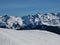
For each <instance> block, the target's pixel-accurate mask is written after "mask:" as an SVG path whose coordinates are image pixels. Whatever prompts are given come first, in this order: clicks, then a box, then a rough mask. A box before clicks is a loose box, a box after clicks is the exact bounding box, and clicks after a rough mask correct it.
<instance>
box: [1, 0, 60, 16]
mask: <svg viewBox="0 0 60 45" xmlns="http://www.w3.org/2000/svg"><path fill="white" fill-rule="evenodd" d="M38 12H39V13H51V12H53V13H55V12H60V0H0V15H6V14H7V15H10V16H25V15H29V14H30V15H32V14H36V13H38Z"/></svg>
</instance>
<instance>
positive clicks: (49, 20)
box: [0, 13, 60, 29]
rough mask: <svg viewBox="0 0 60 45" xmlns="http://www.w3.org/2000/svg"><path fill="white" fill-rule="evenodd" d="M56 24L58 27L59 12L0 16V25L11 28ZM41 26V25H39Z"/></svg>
mask: <svg viewBox="0 0 60 45" xmlns="http://www.w3.org/2000/svg"><path fill="white" fill-rule="evenodd" d="M38 25H39V26H40V25H42V26H44V25H46V26H58V27H59V28H60V13H46V14H40V13H37V14H36V15H28V16H23V17H15V16H8V15H4V16H0V27H3V28H4V27H5V28H11V29H25V28H27V29H28V28H30V29H31V28H32V29H33V28H35V27H37V26H38ZM41 28H42V27H41Z"/></svg>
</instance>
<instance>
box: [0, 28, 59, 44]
mask: <svg viewBox="0 0 60 45" xmlns="http://www.w3.org/2000/svg"><path fill="white" fill-rule="evenodd" d="M0 45H60V35H58V34H54V33H51V32H47V31H42V30H19V31H17V30H12V29H1V28H0Z"/></svg>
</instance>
